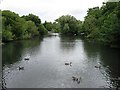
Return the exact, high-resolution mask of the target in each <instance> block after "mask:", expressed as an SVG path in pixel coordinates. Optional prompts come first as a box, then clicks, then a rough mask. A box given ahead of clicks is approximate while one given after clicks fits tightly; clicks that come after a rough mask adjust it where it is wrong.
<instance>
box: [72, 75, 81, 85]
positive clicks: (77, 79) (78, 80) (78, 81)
mask: <svg viewBox="0 0 120 90" xmlns="http://www.w3.org/2000/svg"><path fill="white" fill-rule="evenodd" d="M72 79H73V81H76V82H77V83H78V84H79V83H80V81H81V77H79V78H78V77H75V76H72Z"/></svg>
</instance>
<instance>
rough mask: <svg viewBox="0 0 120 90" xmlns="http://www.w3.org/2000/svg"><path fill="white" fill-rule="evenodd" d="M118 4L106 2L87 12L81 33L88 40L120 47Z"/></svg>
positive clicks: (119, 9) (119, 4) (119, 5)
mask: <svg viewBox="0 0 120 90" xmlns="http://www.w3.org/2000/svg"><path fill="white" fill-rule="evenodd" d="M119 28H120V2H106V3H104V4H103V6H102V7H101V8H98V7H95V8H91V9H89V10H88V13H87V16H86V17H85V21H84V23H83V31H84V32H85V36H86V37H87V38H89V39H94V40H99V41H102V42H104V44H108V45H110V46H116V45H117V46H120V29H119Z"/></svg>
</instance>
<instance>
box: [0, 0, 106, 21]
mask: <svg viewBox="0 0 120 90" xmlns="http://www.w3.org/2000/svg"><path fill="white" fill-rule="evenodd" d="M104 1H105V0H0V3H1V4H0V8H1V9H2V10H11V11H13V12H16V13H18V14H19V15H20V16H21V15H28V14H29V13H32V14H35V15H37V16H39V17H40V19H41V20H42V22H44V21H45V20H46V21H52V22H53V21H54V20H55V19H57V18H59V17H60V16H61V15H66V14H69V15H72V16H75V17H76V18H77V19H79V20H82V21H83V20H84V17H85V16H86V14H87V10H88V8H92V7H96V6H99V7H101V6H102V2H104Z"/></svg>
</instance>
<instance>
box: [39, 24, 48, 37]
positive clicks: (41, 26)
mask: <svg viewBox="0 0 120 90" xmlns="http://www.w3.org/2000/svg"><path fill="white" fill-rule="evenodd" d="M38 31H39V34H40V35H45V34H47V33H48V31H47V30H46V28H45V27H44V25H43V24H40V25H39V27H38Z"/></svg>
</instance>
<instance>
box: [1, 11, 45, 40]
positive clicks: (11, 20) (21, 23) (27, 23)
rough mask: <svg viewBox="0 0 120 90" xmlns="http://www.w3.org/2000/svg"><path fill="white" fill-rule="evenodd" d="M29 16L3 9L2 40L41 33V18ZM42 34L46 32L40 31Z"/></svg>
mask: <svg viewBox="0 0 120 90" xmlns="http://www.w3.org/2000/svg"><path fill="white" fill-rule="evenodd" d="M26 18H27V17H24V18H23V17H22V18H21V17H20V16H19V15H18V14H16V13H14V12H12V11H9V10H3V11H2V18H1V19H2V32H3V33H2V41H10V40H18V39H27V38H32V37H34V36H36V35H39V31H38V27H37V26H39V24H40V23H41V20H40V19H39V18H38V17H37V16H35V15H33V14H29V15H28V20H27V19H26ZM40 34H42V35H44V34H45V32H44V33H40Z"/></svg>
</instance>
